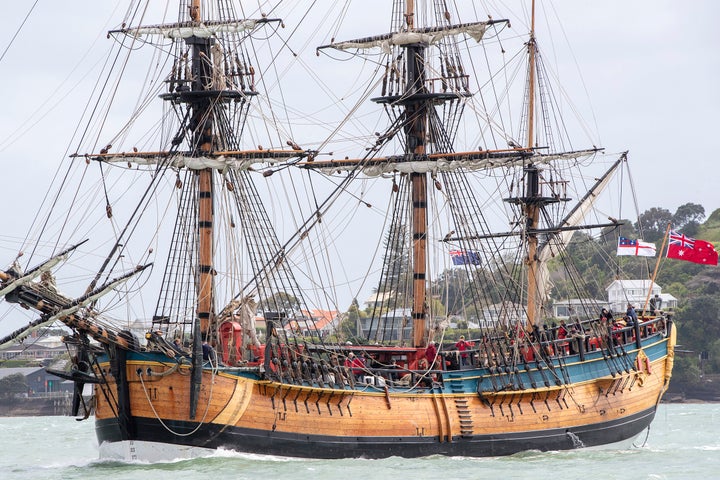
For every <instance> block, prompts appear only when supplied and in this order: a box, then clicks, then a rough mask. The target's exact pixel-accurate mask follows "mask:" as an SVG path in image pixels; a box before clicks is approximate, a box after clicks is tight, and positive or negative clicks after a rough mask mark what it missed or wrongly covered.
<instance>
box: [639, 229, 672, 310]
mask: <svg viewBox="0 0 720 480" xmlns="http://www.w3.org/2000/svg"><path fill="white" fill-rule="evenodd" d="M669 234H670V222H668V225H667V228H666V229H665V235H663V241H662V245H661V246H660V250H659V255H658V258H657V261H656V262H655V271H653V274H652V277H651V278H650V288H649V289H648V294H647V297H646V298H645V305H644V306H643V309H642V316H643V317H644V316H645V311H646V310H647V307H648V303H649V302H650V296H651V295H652V286H653V285H654V284H655V277H656V276H657V272H658V268H660V260H661V259H662V254H663V251H664V250H665V244H666V243H667V239H668V235H669Z"/></svg>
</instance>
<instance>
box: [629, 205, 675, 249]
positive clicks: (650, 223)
mask: <svg viewBox="0 0 720 480" xmlns="http://www.w3.org/2000/svg"><path fill="white" fill-rule="evenodd" d="M672 221H673V214H672V213H670V210H667V209H665V208H658V207H653V208H651V209H649V210H645V211H644V212H643V213H641V214H640V215H639V216H638V221H637V222H636V223H635V228H636V229H637V230H638V231H639V232H641V233H642V236H643V239H644V240H646V241H648V242H655V241H657V240H660V239H661V238H662V237H663V235H665V230H666V229H667V226H668V223H672Z"/></svg>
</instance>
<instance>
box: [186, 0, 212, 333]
mask: <svg viewBox="0 0 720 480" xmlns="http://www.w3.org/2000/svg"><path fill="white" fill-rule="evenodd" d="M190 17H191V18H192V19H193V21H195V22H197V21H200V19H201V18H202V11H201V9H200V0H192V6H191V7H190ZM186 42H187V44H188V46H191V47H192V70H193V77H194V81H193V83H192V87H191V88H192V91H193V92H200V91H204V90H205V89H206V88H205V85H212V81H211V79H212V78H213V71H212V63H211V62H208V61H207V60H206V59H209V58H212V55H211V52H210V47H211V45H212V42H213V40H212V37H209V38H198V37H196V36H192V37H190V38H188V39H187V40H186ZM190 125H191V126H192V127H194V138H193V143H192V145H193V150H194V151H196V152H197V153H198V155H199V156H202V155H205V154H209V153H210V152H211V151H212V149H213V145H212V138H213V116H212V112H211V107H210V98H209V97H208V96H207V95H199V96H198V98H197V101H195V102H193V104H192V120H191V124H190ZM197 176H198V223H197V225H198V227H197V228H198V265H197V311H196V313H197V318H198V319H199V320H200V331H201V333H202V335H206V334H208V333H209V326H210V323H211V320H212V316H213V313H214V311H213V303H214V282H213V236H214V231H213V181H212V169H210V168H205V169H203V170H199V171H198V172H197Z"/></svg>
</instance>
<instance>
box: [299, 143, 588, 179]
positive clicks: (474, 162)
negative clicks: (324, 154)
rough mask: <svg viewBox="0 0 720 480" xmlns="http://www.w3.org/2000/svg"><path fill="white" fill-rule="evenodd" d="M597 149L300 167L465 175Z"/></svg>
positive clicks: (445, 155)
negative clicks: (467, 172) (460, 172)
mask: <svg viewBox="0 0 720 480" xmlns="http://www.w3.org/2000/svg"><path fill="white" fill-rule="evenodd" d="M597 151H598V150H597V149H589V150H578V151H574V152H563V153H556V154H539V153H533V152H532V151H531V150H529V149H513V150H497V151H484V152H461V153H438V154H430V155H426V156H425V157H424V159H418V158H417V156H415V157H413V158H415V159H414V160H411V161H408V159H407V158H406V157H405V156H402V155H401V156H392V157H378V158H373V159H370V160H330V161H320V162H318V161H315V162H312V163H310V162H308V163H305V164H303V165H302V166H303V167H306V168H313V169H319V170H323V169H324V170H327V172H328V173H335V172H337V171H342V170H348V171H349V170H353V169H355V167H356V166H357V165H358V164H362V167H361V168H360V170H361V171H362V173H363V174H365V175H366V176H368V177H379V176H382V175H385V174H388V173H394V172H399V173H428V172H451V171H455V170H459V169H464V170H467V171H474V170H490V169H493V168H499V167H516V166H521V165H525V164H528V163H533V164H548V163H551V162H553V161H557V160H572V159H576V158H580V157H585V156H588V155H591V154H594V153H596V152H597Z"/></svg>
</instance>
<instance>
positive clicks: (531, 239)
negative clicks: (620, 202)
mask: <svg viewBox="0 0 720 480" xmlns="http://www.w3.org/2000/svg"><path fill="white" fill-rule="evenodd" d="M535 53H536V44H535V0H532V12H531V20H530V39H529V40H528V112H527V119H528V126H527V143H526V146H527V148H529V149H532V148H534V145H533V144H534V143H535V138H534V133H535V131H534V124H535ZM525 172H526V178H525V181H526V186H525V188H526V190H525V196H526V199H527V200H528V201H526V202H525V204H524V205H525V216H526V218H527V228H528V229H529V230H530V233H529V234H528V236H527V243H528V255H527V258H526V259H525V261H526V263H527V266H528V279H527V316H528V318H527V320H528V321H527V326H526V328H527V330H528V331H532V327H533V325H535V323H536V322H537V320H538V317H539V313H540V306H541V300H540V299H539V298H538V296H539V292H538V285H537V281H538V278H537V269H538V262H537V248H538V237H537V234H536V233H532V232H533V231H535V230H537V228H538V223H539V220H540V208H541V204H540V203H539V202H538V201H533V199H538V200H539V198H540V182H539V172H538V169H537V167H535V166H534V165H533V164H530V165H529V166H528V168H526V169H525Z"/></svg>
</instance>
